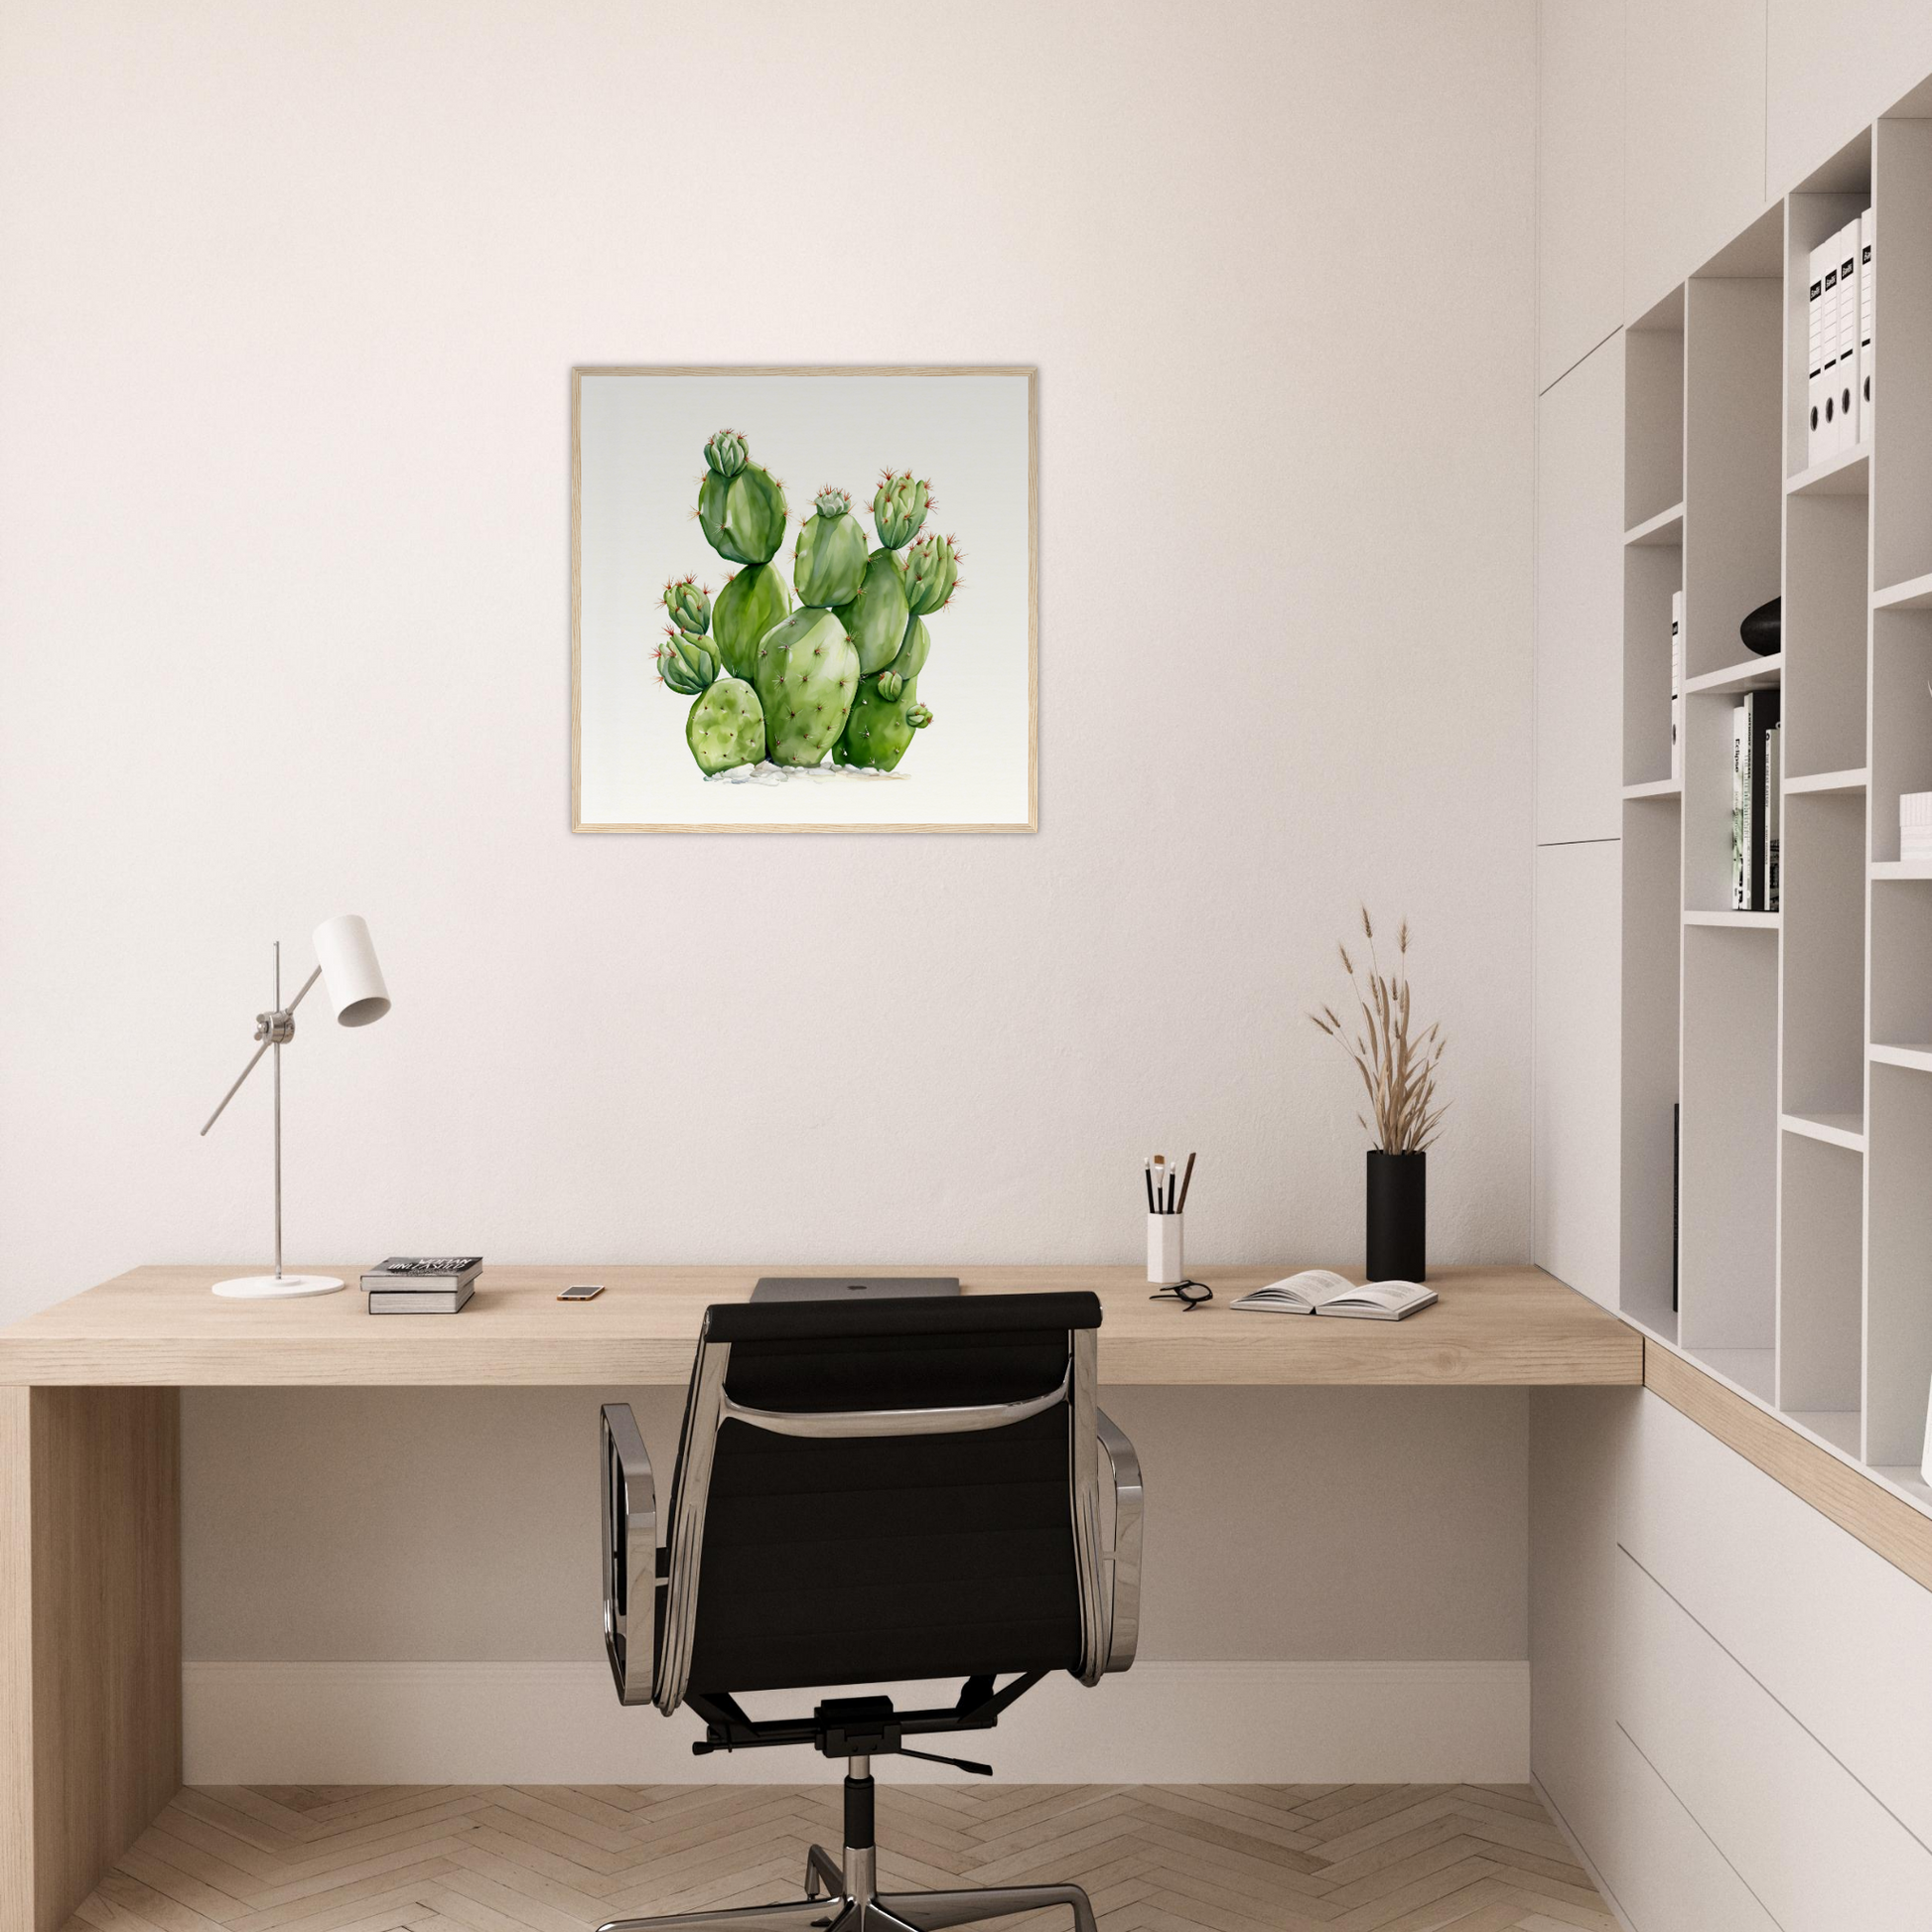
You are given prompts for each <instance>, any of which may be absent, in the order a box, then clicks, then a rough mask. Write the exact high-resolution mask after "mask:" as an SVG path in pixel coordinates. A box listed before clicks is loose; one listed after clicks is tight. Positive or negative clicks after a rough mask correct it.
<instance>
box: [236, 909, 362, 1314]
mask: <svg viewBox="0 0 1932 1932" xmlns="http://www.w3.org/2000/svg"><path fill="white" fill-rule="evenodd" d="M315 945H316V969H315V971H314V972H313V973H311V974H310V975H309V977H308V978H307V979H306V980H304V981H303V982H302V991H301V992H300V993H298V994H297V995H296V996H295V998H294V999H292V1000H291V1001H290V1002H289V1003H288V1005H287V1006H284V1005H283V1004H282V942H281V941H280V940H279V939H277V940H276V941H275V985H274V1000H273V1003H272V1004H271V1006H270V1007H269V1009H268V1011H267V1012H266V1013H258V1014H256V1015H255V1038H256V1040H257V1042H258V1044H257V1045H256V1047H255V1051H254V1055H253V1057H252V1058H251V1059H250V1060H249V1062H248V1064H247V1065H246V1066H244V1067H243V1068H242V1069H241V1071H240V1072H239V1073H238V1074H237V1075H236V1076H235V1083H234V1085H233V1086H231V1087H230V1088H229V1089H228V1090H227V1092H226V1093H224V1094H223V1095H222V1096H221V1105H220V1106H218V1107H216V1108H215V1110H214V1111H213V1113H211V1114H209V1115H208V1117H207V1123H206V1124H205V1125H204V1126H203V1128H202V1132H203V1133H204V1134H206V1133H207V1130H208V1128H210V1127H212V1126H213V1125H214V1123H215V1122H216V1121H217V1120H219V1119H220V1118H221V1115H222V1111H223V1110H224V1109H225V1108H226V1106H227V1104H228V1102H229V1101H230V1100H232V1099H233V1098H234V1097H235V1095H236V1094H237V1093H239V1092H240V1091H241V1083H242V1081H244V1080H245V1079H247V1077H248V1076H249V1074H251V1073H252V1072H254V1070H255V1068H256V1067H258V1066H259V1065H260V1064H261V1057H262V1055H263V1054H264V1053H271V1052H272V1053H273V1054H274V1055H275V1272H274V1274H272V1275H245V1276H242V1277H240V1278H239V1279H237V1280H234V1281H226V1282H216V1283H215V1284H214V1292H215V1294H217V1295H222V1296H226V1297H228V1298H229V1299H231V1300H235V1301H250V1302H252V1301H277V1300H285V1299H288V1298H290V1297H293V1296H297V1295H333V1294H335V1292H336V1291H337V1290H338V1289H339V1288H341V1287H342V1286H343V1284H342V1282H341V1280H340V1279H339V1278H338V1277H337V1276H334V1275H286V1274H284V1273H283V1272H282V1048H283V1047H284V1046H286V1045H287V1044H288V1043H289V1041H290V1040H292V1039H293V1038H294V1037H295V1010H296V1008H297V1007H299V1006H300V1005H301V1004H302V1002H303V1001H304V1000H305V999H307V998H308V996H309V989H310V988H311V987H313V986H314V985H315V983H316V981H317V980H321V981H322V982H323V990H324V992H325V993H326V994H327V996H328V999H329V1002H330V1004H331V1005H332V1006H333V1007H334V1008H335V1009H336V1019H337V1021H338V1023H339V1024H340V1025H342V1026H345V1027H366V1026H368V1025H369V1024H370V1023H371V1022H373V1021H376V1020H380V1019H381V1018H382V1016H383V1015H384V1014H385V1013H387V1012H388V1011H389V989H388V988H387V987H386V986H385V985H384V984H383V980H382V968H381V967H380V966H379V965H377V963H376V957H375V948H374V946H373V945H372V944H371V942H370V939H369V928H368V924H367V922H366V921H365V920H364V919H363V918H361V916H360V915H359V914H356V913H352V912H348V913H344V914H342V915H340V916H339V917H337V918H333V919H325V920H324V921H323V922H322V924H321V925H319V926H317V927H316V932H315Z"/></svg>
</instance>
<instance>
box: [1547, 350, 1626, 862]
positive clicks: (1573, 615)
mask: <svg viewBox="0 0 1932 1932" xmlns="http://www.w3.org/2000/svg"><path fill="white" fill-rule="evenodd" d="M1622 759H1623V345H1622V339H1621V337H1620V336H1619V337H1615V338H1612V340H1610V341H1609V342H1607V343H1605V344H1604V345H1602V346H1601V347H1600V348H1598V349H1596V350H1595V351H1594V352H1593V353H1592V354H1590V355H1589V356H1587V358H1586V359H1585V360H1584V361H1583V362H1581V363H1580V364H1579V365H1578V366H1577V367H1576V368H1574V369H1572V370H1571V371H1570V373H1569V374H1568V375H1566V376H1565V377H1564V378H1563V380H1562V381H1561V382H1559V383H1557V385H1556V386H1555V387H1554V388H1552V389H1551V390H1550V391H1549V392H1548V393H1547V394H1546V395H1544V396H1542V397H1541V398H1539V399H1538V402H1537V405H1536V840H1537V843H1538V844H1539V845H1556V844H1559V843H1564V842H1567V841H1570V840H1574V839H1613V838H1615V837H1617V836H1618V834H1619V833H1620V832H1621V831H1622V829H1623V805H1622V799H1623V790H1622V786H1623V765H1622Z"/></svg>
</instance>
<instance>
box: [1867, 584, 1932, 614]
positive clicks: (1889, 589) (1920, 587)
mask: <svg viewBox="0 0 1932 1932" xmlns="http://www.w3.org/2000/svg"><path fill="white" fill-rule="evenodd" d="M1871 608H1872V609H1873V610H1874V611H1932V576H1926V577H1908V578H1906V580H1905V581H1904V583H1902V584H1887V585H1886V586H1885V588H1884V589H1883V590H1881V591H1873V592H1872V593H1871Z"/></svg>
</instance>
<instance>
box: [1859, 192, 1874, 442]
mask: <svg viewBox="0 0 1932 1932" xmlns="http://www.w3.org/2000/svg"><path fill="white" fill-rule="evenodd" d="M1873 236H1874V229H1873V225H1872V216H1871V210H1870V209H1869V208H1866V209H1865V211H1864V212H1863V214H1862V215H1860V216H1859V441H1860V442H1861V443H1869V442H1870V441H1871V311H1872V308H1873V306H1874V303H1875V296H1874V293H1873V289H1874V284H1873V282H1872V272H1873V268H1874V263H1873V259H1872V241H1873Z"/></svg>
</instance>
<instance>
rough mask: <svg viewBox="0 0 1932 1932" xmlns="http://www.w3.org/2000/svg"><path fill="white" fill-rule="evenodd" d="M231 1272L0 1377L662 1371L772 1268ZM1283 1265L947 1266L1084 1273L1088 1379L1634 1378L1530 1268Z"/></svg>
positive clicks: (147, 1287)
mask: <svg viewBox="0 0 1932 1932" xmlns="http://www.w3.org/2000/svg"><path fill="white" fill-rule="evenodd" d="M231 1272H232V1270H230V1269H225V1268H207V1267H200V1266H196V1267H166V1268H137V1269H135V1270H133V1272H132V1273H130V1274H126V1275H121V1276H119V1277H117V1278H116V1279H115V1280H113V1281H111V1282H104V1283H102V1285H101V1286H100V1287H99V1288H93V1289H89V1290H88V1291H87V1292H86V1293H85V1294H84V1295H76V1296H75V1297H74V1298H73V1299H72V1300H71V1301H69V1302H63V1303H61V1304H59V1305H58V1306H57V1307H55V1308H51V1309H47V1310H45V1311H42V1312H41V1313H39V1314H35V1315H29V1316H28V1318H27V1319H26V1320H25V1321H20V1322H16V1323H15V1324H14V1325H13V1326H12V1327H10V1328H0V1384H9V1383H11V1384H24V1385H35V1386H41V1387H49V1386H56V1385H66V1386H71V1385H75V1384H78V1385H83V1386H87V1387H95V1388H98V1387H128V1386H136V1387H144V1388H155V1387H162V1388H190V1387H205V1386H207V1385H210V1384H242V1385H244V1386H248V1387H254V1388H260V1387H264V1386H274V1385H280V1384H283V1383H289V1384H318V1383H319V1384H325V1385H330V1386H344V1385H350V1386H368V1385H370V1384H377V1383H381V1384H389V1385H394V1384H403V1385H409V1386H422V1387H427V1386H438V1385H449V1384H471V1385H476V1384H492V1383H500V1384H505V1385H509V1386H520V1385H538V1386H556V1385H559V1384H573V1383H577V1384H591V1385H605V1386H608V1385H610V1384H611V1383H614V1382H615V1383H632V1384H650V1383H669V1384H673V1385H675V1386H678V1387H682V1386H683V1384H684V1381H685V1379H686V1378H687V1377H688V1376H689V1375H690V1373H691V1350H692V1346H693V1344H694V1342H695V1341H696V1339H697V1333H698V1322H699V1319H700V1318H701V1316H702V1315H703V1312H704V1310H705V1308H706V1307H707V1305H708V1304H710V1303H712V1302H738V1301H743V1300H744V1299H745V1298H746V1297H747V1296H749V1295H750V1294H751V1292H752V1284H753V1283H754V1282H755V1281H756V1280H757V1279H758V1277H759V1275H760V1274H774V1273H777V1272H780V1271H779V1269H778V1268H777V1267H775V1266H766V1267H763V1268H756V1267H754V1268H608V1267H605V1268H600V1267H596V1266H592V1265H588V1264H586V1265H582V1266H578V1267H573V1268H485V1269H484V1270H483V1276H482V1278H481V1280H480V1281H479V1283H478V1287H477V1295H476V1299H475V1300H474V1301H473V1302H472V1303H471V1304H470V1306H469V1307H468V1308H467V1309H465V1310H464V1311H463V1313H462V1314H460V1315H457V1316H455V1317H445V1318H437V1317H431V1316H423V1317H415V1318H411V1317H405V1316H394V1317H382V1316H370V1315H369V1314H367V1313H366V1312H365V1311H364V1310H363V1307H362V1298H361V1296H360V1295H358V1294H357V1293H356V1292H355V1291H354V1289H353V1288H352V1287H351V1288H350V1289H348V1290H347V1291H345V1293H343V1294H341V1295H322V1296H317V1297H314V1298H313V1299H311V1300H308V1301H300V1302H224V1301H221V1300H219V1299H217V1298H216V1297H214V1296H212V1295H210V1294H209V1293H208V1286H209V1284H210V1283H212V1282H216V1281H219V1280H220V1279H221V1278H222V1277H223V1276H224V1275H226V1274H229V1273H231ZM322 1272H326V1273H329V1274H334V1275H342V1276H344V1277H345V1279H346V1280H348V1281H349V1282H350V1283H351V1284H352V1283H353V1282H354V1280H355V1278H356V1276H357V1274H358V1273H359V1272H360V1271H359V1270H358V1269H355V1268H352V1267H344V1266H341V1265H336V1266H332V1267H330V1268H328V1269H327V1270H324V1271H322ZM791 1272H795V1273H801V1274H810V1273H816V1272H819V1271H817V1270H813V1269H809V1268H794V1269H793V1270H792V1271H791ZM877 1272H879V1273H883V1274H891V1273H894V1272H898V1273H902V1274H913V1273H917V1272H918V1271H917V1270H914V1269H901V1270H897V1271H895V1270H892V1269H882V1270H879V1271H877ZM927 1272H934V1271H932V1270H928V1271H927ZM1289 1272H1290V1270H1289V1268H1287V1267H1276V1268H1214V1269H1210V1270H1208V1273H1209V1275H1210V1276H1211V1277H1212V1278H1213V1282H1214V1291H1215V1296H1216V1299H1215V1300H1214V1301H1213V1302H1211V1303H1209V1304H1207V1305H1206V1306H1205V1307H1203V1308H1199V1309H1196V1310H1194V1311H1193V1312H1191V1313H1187V1312H1183V1311H1182V1310H1181V1309H1180V1308H1179V1307H1178V1306H1177V1305H1175V1304H1173V1303H1172V1302H1165V1303H1164V1302H1150V1301H1149V1300H1148V1285H1147V1282H1146V1279H1145V1277H1144V1274H1143V1271H1141V1270H1139V1269H1135V1268H975V1269H968V1270H966V1271H964V1272H963V1273H962V1275H961V1282H962V1285H963V1286H964V1288H965V1290H966V1292H967V1293H968V1294H994V1293H1002V1292H1005V1293H1011V1292H1015V1291H1024V1290H1027V1289H1081V1288H1085V1289H1092V1290H1093V1291H1094V1293H1095V1294H1097V1295H1098V1296H1099V1297H1100V1299H1101V1301H1102V1303H1103V1304H1104V1305H1105V1310H1106V1317H1105V1320H1104V1321H1103V1323H1102V1326H1101V1330H1100V1379H1101V1380H1102V1381H1103V1382H1113V1383H1121V1382H1157V1383H1171V1384H1172V1383H1196V1384H1199V1383H1206V1384H1216V1385H1232V1384H1245V1385H1251V1386H1252V1385H1255V1384H1261V1385H1270V1384H1277V1385H1302V1384H1310V1383H1342V1384H1365V1383H1399V1384H1413V1383H1461V1384H1480V1385H1483V1386H1487V1387H1495V1386H1497V1385H1510V1386H1516V1385H1522V1386H1539V1385H1540V1386H1546V1387H1547V1386H1549V1385H1551V1384H1553V1383H1596V1384H1600V1383H1609V1382H1629V1383H1638V1382H1641V1381H1642V1380H1643V1348H1642V1343H1641V1338H1640V1337H1639V1336H1638V1335H1637V1333H1636V1331H1635V1330H1634V1329H1631V1328H1628V1327H1626V1326H1625V1325H1624V1324H1623V1323H1622V1322H1621V1321H1619V1320H1617V1319H1616V1317H1615V1316H1614V1315H1610V1314H1606V1313H1604V1311H1602V1310H1601V1309H1599V1308H1598V1307H1597V1306H1596V1305H1595V1304H1594V1303H1593V1302H1591V1301H1588V1300H1587V1298H1586V1297H1584V1296H1582V1295H1579V1294H1577V1293H1576V1291H1575V1290H1574V1289H1568V1288H1565V1287H1564V1286H1563V1285H1562V1284H1561V1283H1560V1282H1557V1281H1554V1280H1553V1279H1552V1278H1551V1277H1550V1276H1548V1275H1546V1274H1544V1273H1543V1271H1542V1270H1541V1269H1538V1268H1445V1269H1442V1270H1440V1271H1439V1272H1438V1273H1437V1274H1435V1275H1434V1276H1432V1277H1431V1286H1432V1287H1434V1288H1435V1289H1436V1291H1437V1293H1438V1294H1439V1295H1440V1296H1441V1297H1442V1300H1441V1301H1440V1302H1439V1303H1438V1304H1437V1306H1436V1307H1435V1308H1432V1309H1426V1310H1424V1311H1423V1312H1422V1313H1421V1314H1418V1315H1412V1316H1411V1317H1410V1318H1409V1319H1408V1320H1407V1321H1337V1320H1331V1319H1325V1318H1324V1319H1313V1320H1311V1319H1308V1318H1306V1317H1301V1316H1295V1315H1279V1314H1243V1313H1239V1312H1236V1311H1234V1310H1232V1309H1230V1308H1229V1306H1228V1304H1229V1303H1230V1302H1232V1301H1233V1300H1234V1299H1235V1297H1236V1296H1238V1295H1244V1294H1246V1293H1247V1291H1248V1290H1249V1289H1251V1288H1258V1287H1260V1286H1261V1284H1262V1283H1264V1282H1270V1281H1275V1280H1278V1279H1279V1278H1280V1277H1281V1276H1282V1275H1284V1274H1286V1273H1289ZM573 1281H597V1282H603V1283H605V1284H606V1287H605V1292H604V1293H603V1294H602V1295H601V1296H599V1297H598V1299H597V1300H596V1301H594V1302H584V1303H578V1304H566V1303H560V1302H559V1301H558V1300H557V1299H556V1298H557V1294H558V1291H559V1290H561V1289H562V1288H564V1287H565V1286H566V1285H567V1284H569V1283H571V1282H573Z"/></svg>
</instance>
